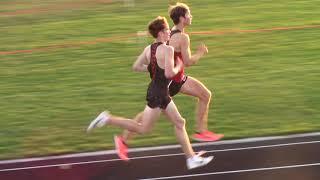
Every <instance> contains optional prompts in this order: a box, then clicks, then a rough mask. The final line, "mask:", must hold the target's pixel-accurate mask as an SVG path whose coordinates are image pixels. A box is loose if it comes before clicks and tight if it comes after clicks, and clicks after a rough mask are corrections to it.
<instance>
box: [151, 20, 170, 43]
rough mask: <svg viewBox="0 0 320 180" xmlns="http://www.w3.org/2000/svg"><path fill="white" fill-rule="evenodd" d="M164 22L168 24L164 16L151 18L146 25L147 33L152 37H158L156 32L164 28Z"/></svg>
mask: <svg viewBox="0 0 320 180" xmlns="http://www.w3.org/2000/svg"><path fill="white" fill-rule="evenodd" d="M166 24H168V22H167V19H166V18H165V17H161V16H158V17H157V18H155V19H154V20H152V21H151V22H150V23H149V25H148V30H149V33H150V34H151V35H152V36H153V37H154V38H157V37H158V33H159V32H160V31H162V30H164V29H165V28H166V26H165V25H166Z"/></svg>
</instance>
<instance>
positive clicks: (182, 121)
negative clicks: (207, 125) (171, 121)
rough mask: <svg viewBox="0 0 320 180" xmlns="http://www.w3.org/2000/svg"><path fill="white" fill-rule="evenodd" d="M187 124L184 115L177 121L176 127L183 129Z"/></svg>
mask: <svg viewBox="0 0 320 180" xmlns="http://www.w3.org/2000/svg"><path fill="white" fill-rule="evenodd" d="M185 126H186V120H185V119H184V118H183V117H181V118H180V119H179V121H177V123H176V124H175V127H176V128H177V129H183V128H185Z"/></svg>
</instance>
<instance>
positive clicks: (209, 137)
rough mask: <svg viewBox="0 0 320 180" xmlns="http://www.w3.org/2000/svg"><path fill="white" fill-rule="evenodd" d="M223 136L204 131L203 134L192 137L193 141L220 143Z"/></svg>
mask: <svg viewBox="0 0 320 180" xmlns="http://www.w3.org/2000/svg"><path fill="white" fill-rule="evenodd" d="M223 136H224V135H223V134H216V133H214V132H211V131H208V130H207V131H203V132H201V133H195V134H193V135H192V139H194V140H196V141H200V142H212V141H218V140H220V139H221V138H223Z"/></svg>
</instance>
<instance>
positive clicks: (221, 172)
mask: <svg viewBox="0 0 320 180" xmlns="http://www.w3.org/2000/svg"><path fill="white" fill-rule="evenodd" d="M309 166H320V163H313V164H297V165H290V166H277V167H267V168H255V169H242V170H234V171H220V172H212V173H202V174H189V175H181V176H167V177H158V178H145V179H140V180H150V179H152V180H159V179H177V178H179V179H182V178H189V177H197V176H209V175H219V174H234V173H243V172H255V171H268V170H277V169H290V168H299V167H309Z"/></svg>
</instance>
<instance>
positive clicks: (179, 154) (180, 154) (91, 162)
mask: <svg viewBox="0 0 320 180" xmlns="http://www.w3.org/2000/svg"><path fill="white" fill-rule="evenodd" d="M315 143H320V141H309V142H297V143H286V144H274V145H265V146H252V147H244V148H232V149H222V150H212V151H207V152H226V151H241V150H248V149H261V148H272V147H284V146H293V145H303V144H315ZM182 155H184V154H183V153H175V154H164V155H155V156H141V157H133V158H130V159H131V160H133V159H147V158H159V157H170V156H182ZM112 161H121V159H107V160H96V161H82V162H75V163H62V164H52V165H43V166H29V167H21V168H9V169H0V172H5V171H18V170H28V169H39V168H50V167H60V168H63V167H68V166H72V165H82V164H93V163H103V162H112Z"/></svg>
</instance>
